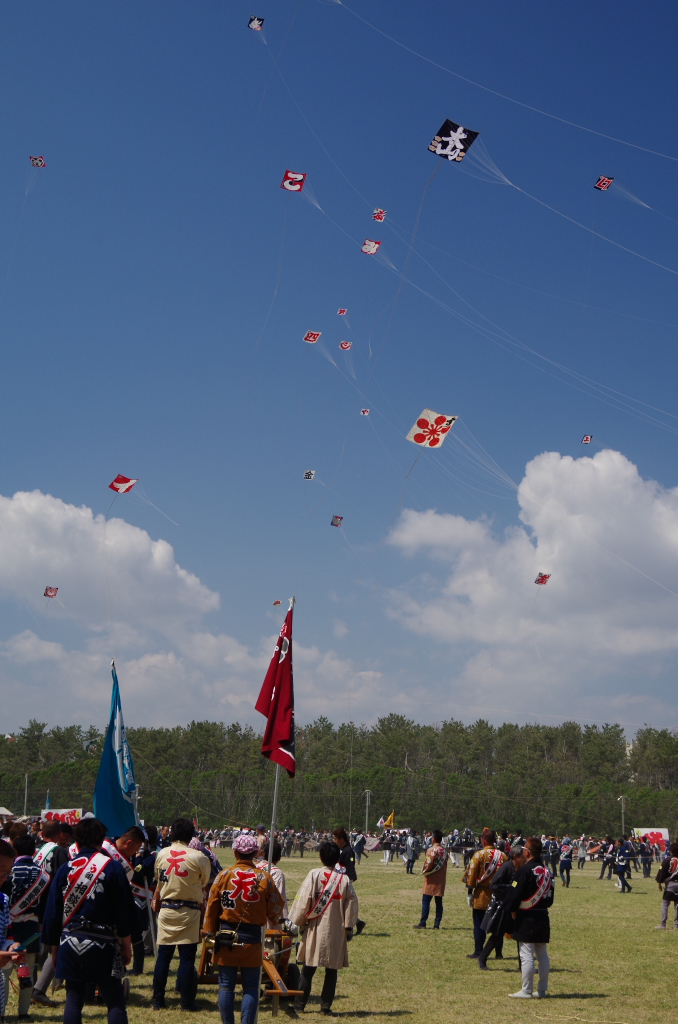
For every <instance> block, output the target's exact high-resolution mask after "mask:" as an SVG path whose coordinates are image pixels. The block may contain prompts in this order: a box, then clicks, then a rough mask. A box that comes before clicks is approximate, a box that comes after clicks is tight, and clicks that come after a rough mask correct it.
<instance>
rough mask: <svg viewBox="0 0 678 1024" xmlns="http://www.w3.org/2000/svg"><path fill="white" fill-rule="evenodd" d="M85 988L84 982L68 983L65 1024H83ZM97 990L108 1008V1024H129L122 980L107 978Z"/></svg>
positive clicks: (100, 983) (99, 984)
mask: <svg viewBox="0 0 678 1024" xmlns="http://www.w3.org/2000/svg"><path fill="white" fill-rule="evenodd" d="M85 986H86V982H84V981H67V982H66V1007H65V1010H64V1024H82V1008H83V1006H84V1003H85ZM97 988H98V989H99V993H100V994H101V996H102V998H103V999H104V1000H105V1002H106V1006H107V1008H108V1024H127V1010H126V1009H125V994H124V992H123V988H122V981H121V980H120V978H107V979H106V981H100V982H99V983H98V985H97Z"/></svg>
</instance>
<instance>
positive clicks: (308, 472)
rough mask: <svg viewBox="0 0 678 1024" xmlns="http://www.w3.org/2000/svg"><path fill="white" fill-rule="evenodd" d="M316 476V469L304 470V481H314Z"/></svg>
mask: <svg viewBox="0 0 678 1024" xmlns="http://www.w3.org/2000/svg"><path fill="white" fill-rule="evenodd" d="M314 476H315V470H314V469H306V470H304V480H312V479H313V477H314Z"/></svg>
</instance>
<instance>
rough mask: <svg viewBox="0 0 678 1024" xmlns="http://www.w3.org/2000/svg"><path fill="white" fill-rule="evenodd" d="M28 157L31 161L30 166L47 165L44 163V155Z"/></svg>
mask: <svg viewBox="0 0 678 1024" xmlns="http://www.w3.org/2000/svg"><path fill="white" fill-rule="evenodd" d="M28 159H29V160H30V161H31V167H46V166H47V164H46V163H45V158H44V156H29V158H28Z"/></svg>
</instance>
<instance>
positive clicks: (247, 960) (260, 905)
mask: <svg viewBox="0 0 678 1024" xmlns="http://www.w3.org/2000/svg"><path fill="white" fill-rule="evenodd" d="M282 909H283V898H282V896H281V895H280V893H279V892H278V890H277V888H276V886H275V883H274V881H273V879H272V878H271V876H270V875H269V873H268V871H264V870H263V869H261V868H257V867H255V865H254V864H253V863H252V861H251V860H244V859H243V860H237V861H236V863H235V865H234V866H233V867H232V868H229V869H228V870H227V871H222V872H221V873H220V874H218V875H217V877H216V878H215V879H214V882H213V884H212V888H211V889H210V897H209V901H208V903H207V911H206V913H205V922H204V925H203V929H204V931H206V932H209V933H210V934H213V935H214V934H216V933H217V932H218V931H219V922H220V921H223V922H225V923H227V925H228V926H229V927H231V928H233V929H236V927H237V925H238V924H239V923H243V924H249V925H260V926H261V927H262V928H263V927H265V926H266V921H267V919H268V920H269V922H270V923H277V922H278V920H279V918H280V915H281V913H282ZM212 962H213V963H214V964H217V965H223V966H224V967H261V965H262V964H263V962H264V960H263V947H262V944H261V943H260V942H259V943H254V942H249V943H247V944H246V945H244V946H234V947H233V949H232V950H230V951H229V950H227V949H225V948H223V947H221V948H219V947H217V948H216V949H215V950H214V955H213V957H212Z"/></svg>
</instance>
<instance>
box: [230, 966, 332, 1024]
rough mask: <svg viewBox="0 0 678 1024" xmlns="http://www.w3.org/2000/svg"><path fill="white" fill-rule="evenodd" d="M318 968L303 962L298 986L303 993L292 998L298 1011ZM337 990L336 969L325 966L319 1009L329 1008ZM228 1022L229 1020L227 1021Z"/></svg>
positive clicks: (304, 1003)
mask: <svg viewBox="0 0 678 1024" xmlns="http://www.w3.org/2000/svg"><path fill="white" fill-rule="evenodd" d="M317 970H318V968H317V967H309V966H308V965H307V964H304V966H303V968H302V971H301V981H300V982H299V988H300V989H301V991H302V992H303V993H304V994H303V996H297V997H296V998H295V1000H294V1009H295V1010H296V1011H297V1012H299V1010H303V1009H304V1007H305V1006H306V1003H307V1002H308V997H309V996H310V994H311V985H312V984H313V975H314V974H315V972H316V971H317ZM336 991H337V971H336V969H335V968H333V967H326V968H325V980H324V982H323V989H322V992H321V993H320V1009H321V1010H329V1009H331V1007H332V1003H333V1002H334V994H335V992H336ZM229 1024H230V1021H229Z"/></svg>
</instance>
